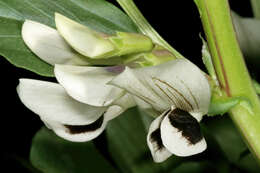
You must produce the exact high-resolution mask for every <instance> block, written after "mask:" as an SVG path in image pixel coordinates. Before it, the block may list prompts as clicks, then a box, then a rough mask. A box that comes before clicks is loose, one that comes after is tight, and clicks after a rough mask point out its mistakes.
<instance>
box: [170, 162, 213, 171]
mask: <svg viewBox="0 0 260 173" xmlns="http://www.w3.org/2000/svg"><path fill="white" fill-rule="evenodd" d="M214 169H216V168H215V167H214V166H213V165H212V164H210V163H209V162H207V161H202V162H185V163H182V164H181V165H180V166H178V167H177V168H176V169H174V171H173V173H199V172H211V173H212V172H215V171H212V170H214Z"/></svg>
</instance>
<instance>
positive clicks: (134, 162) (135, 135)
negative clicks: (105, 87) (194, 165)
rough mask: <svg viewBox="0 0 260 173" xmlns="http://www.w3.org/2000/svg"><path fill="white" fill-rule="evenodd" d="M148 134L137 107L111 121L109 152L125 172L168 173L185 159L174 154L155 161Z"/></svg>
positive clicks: (108, 135)
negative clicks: (166, 158) (149, 145)
mask: <svg viewBox="0 0 260 173" xmlns="http://www.w3.org/2000/svg"><path fill="white" fill-rule="evenodd" d="M148 121H149V120H148ZM148 121H147V122H148ZM146 135H147V132H146V130H145V127H144V125H143V124H142V118H141V116H140V115H139V113H138V110H137V109H136V108H132V109H129V110H128V111H127V112H125V113H124V114H123V115H120V116H119V117H118V118H116V119H114V120H113V121H111V122H110V123H109V125H108V127H107V137H108V145H109V152H110V154H111V156H112V158H113V159H114V160H115V162H116V164H117V166H118V167H119V169H120V170H121V171H122V172H123V173H163V172H167V173H168V172H170V171H169V170H173V169H174V168H175V167H176V166H178V165H179V164H180V163H181V162H182V161H183V160H184V159H183V158H180V157H175V156H172V157H170V158H169V159H168V160H167V161H165V162H163V163H160V164H158V163H154V162H153V161H152V156H151V154H150V151H149V149H148V146H147V143H146Z"/></svg>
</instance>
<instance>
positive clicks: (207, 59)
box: [199, 35, 219, 85]
mask: <svg viewBox="0 0 260 173" xmlns="http://www.w3.org/2000/svg"><path fill="white" fill-rule="evenodd" d="M199 36H200V38H201V40H202V43H203V45H202V50H201V53H202V61H203V63H204V65H205V67H206V69H207V71H208V73H209V75H210V77H211V78H212V80H213V81H214V83H215V84H216V85H219V84H218V80H217V75H216V71H215V68H214V65H213V62H212V58H211V55H210V52H209V48H208V44H207V42H206V41H205V40H204V39H203V37H202V36H201V35H199Z"/></svg>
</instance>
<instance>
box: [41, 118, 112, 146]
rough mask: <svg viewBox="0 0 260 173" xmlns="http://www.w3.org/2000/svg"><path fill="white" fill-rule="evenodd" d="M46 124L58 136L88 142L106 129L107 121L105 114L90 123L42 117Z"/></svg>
mask: <svg viewBox="0 0 260 173" xmlns="http://www.w3.org/2000/svg"><path fill="white" fill-rule="evenodd" d="M42 120H43V121H44V123H45V124H46V126H47V127H48V128H50V129H52V130H53V131H54V132H55V133H56V134H57V135H58V136H60V137H62V138H64V139H66V140H69V141H73V142H86V141H90V140H92V139H94V138H96V137H98V136H99V135H100V134H101V133H102V132H103V131H104V130H105V127H106V124H107V121H105V120H104V119H103V116H102V117H100V119H99V120H97V121H96V122H93V123H92V124H88V125H84V124H82V125H78V126H75V125H69V124H61V123H60V122H56V121H50V120H47V119H42Z"/></svg>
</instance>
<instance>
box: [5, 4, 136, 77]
mask: <svg viewBox="0 0 260 173" xmlns="http://www.w3.org/2000/svg"><path fill="white" fill-rule="evenodd" d="M55 12H58V13H61V14H63V15H65V16H67V17H69V18H71V19H73V20H75V21H77V22H79V23H81V24H84V25H86V26H89V27H90V28H92V29H94V30H98V31H101V32H105V33H110V34H111V33H114V32H115V30H116V31H126V32H137V28H136V26H135V25H134V23H133V22H132V21H131V19H130V18H129V17H128V16H126V15H125V14H124V13H123V12H121V11H120V10H119V9H118V8H116V7H115V6H113V5H112V4H110V3H108V2H106V1H105V0H55V1H53V0H37V1H34V0H24V1H19V0H8V1H6V0H0V38H1V41H0V55H2V56H4V57H5V58H6V59H7V60H8V61H9V62H11V63H12V64H14V65H15V66H17V67H21V68H25V69H27V70H30V71H33V72H35V73H37V74H39V75H43V76H53V67H52V66H51V65H49V64H47V63H45V62H43V61H41V60H40V59H39V58H38V57H37V56H35V55H34V54H33V53H32V52H31V51H30V50H29V49H28V48H27V47H26V45H25V44H24V42H23V40H22V38H21V27H22V24H23V22H24V20H25V19H30V20H34V21H37V22H40V23H43V24H46V25H49V26H51V27H55V23H54V13H55Z"/></svg>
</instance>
